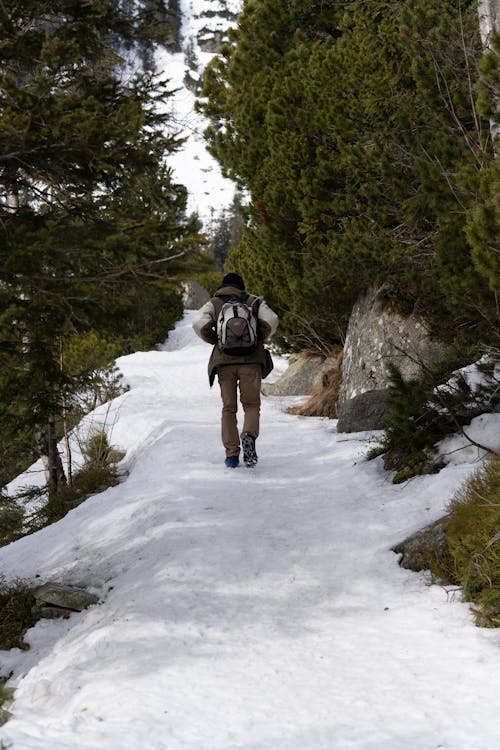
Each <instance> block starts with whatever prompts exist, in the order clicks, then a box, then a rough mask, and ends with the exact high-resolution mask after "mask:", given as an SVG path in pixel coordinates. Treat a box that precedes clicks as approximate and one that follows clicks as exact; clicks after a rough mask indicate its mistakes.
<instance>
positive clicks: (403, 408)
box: [381, 351, 500, 483]
mask: <svg viewBox="0 0 500 750" xmlns="http://www.w3.org/2000/svg"><path fill="white" fill-rule="evenodd" d="M463 358H464V355H461V356H460V358H457V357H456V356H451V355H450V357H449V358H448V359H445V360H443V361H442V362H440V363H437V364H435V365H433V366H430V367H427V368H425V369H424V371H423V372H422V375H421V376H420V377H419V378H415V379H413V380H408V381H406V380H404V378H403V377H402V375H401V373H400V372H399V370H398V369H397V368H396V367H394V366H393V365H390V366H389V370H390V375H391V386H390V388H389V392H388V397H387V414H386V418H385V436H384V438H383V439H382V448H383V451H381V452H383V453H384V463H385V467H386V468H387V469H390V470H393V471H395V472H396V474H395V476H394V478H393V482H395V483H398V482H402V481H405V480H406V479H408V478H410V477H412V476H416V475H418V474H423V473H430V472H433V471H438V470H439V469H440V468H441V467H442V466H443V464H442V462H441V461H440V459H439V457H438V456H437V451H436V444H437V443H438V442H439V441H440V440H442V439H443V438H445V437H447V436H448V435H452V434H453V433H456V432H460V431H461V429H462V428H463V426H464V425H467V424H469V423H470V421H471V420H472V419H473V418H474V417H476V416H478V415H480V414H484V413H486V412H491V411H493V410H494V409H495V408H496V406H497V405H498V403H499V400H500V397H499V385H500V384H499V381H498V362H499V357H498V352H492V351H490V352H488V354H487V355H485V356H484V357H483V358H482V359H481V360H480V361H479V362H477V363H476V364H475V365H471V366H469V367H467V368H463V369H457V368H458V367H459V366H460V365H463Z"/></svg>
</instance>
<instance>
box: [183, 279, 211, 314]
mask: <svg viewBox="0 0 500 750" xmlns="http://www.w3.org/2000/svg"><path fill="white" fill-rule="evenodd" d="M182 286H183V289H184V293H183V295H182V301H183V303H184V307H185V308H186V310H199V308H200V307H202V306H203V305H204V304H205V302H208V300H209V299H210V294H209V293H208V292H207V290H206V289H204V288H203V287H202V286H201V285H200V284H198V282H197V281H186V282H185V283H184V284H183V285H182Z"/></svg>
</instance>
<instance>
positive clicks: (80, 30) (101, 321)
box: [0, 0, 197, 490]
mask: <svg viewBox="0 0 500 750" xmlns="http://www.w3.org/2000/svg"><path fill="white" fill-rule="evenodd" d="M147 33H149V34H151V25H150V24H149V25H148V24H145V23H144V19H143V18H141V17H140V16H136V15H135V14H134V13H130V12H127V8H126V4H119V3H116V2H113V1H112V0H89V2H86V3H78V2H73V0H43V2H39V0H36V1H35V0H27V1H26V2H23V3H14V4H11V5H9V6H8V7H7V5H6V4H2V5H1V6H0V35H1V38H2V45H1V46H0V112H1V120H0V220H1V225H2V234H1V238H0V269H1V270H0V358H1V367H0V371H1V375H0V393H1V400H2V403H3V405H4V408H3V411H2V414H1V416H0V433H1V436H2V437H1V441H2V446H3V447H5V448H6V449H7V450H9V451H10V450H12V449H13V450H15V448H16V445H21V446H23V449H24V450H25V451H26V442H25V440H26V438H27V436H29V435H33V433H34V432H38V434H39V435H40V434H42V433H43V432H44V430H45V426H46V425H53V424H54V423H55V421H56V418H57V415H59V414H60V413H61V409H62V405H61V394H62V393H63V392H67V391H68V389H70V390H71V382H67V379H66V377H65V375H64V373H63V372H62V371H61V367H60V347H61V341H63V340H64V339H65V337H67V336H69V335H74V334H77V333H78V332H84V331H90V330H92V329H94V330H96V331H101V332H102V333H104V334H105V333H108V334H110V335H112V336H115V337H116V336H121V337H128V338H132V335H133V334H140V335H141V336H142V335H143V334H144V333H145V332H144V330H141V329H143V327H144V326H143V320H142V319H141V318H142V314H143V312H144V313H145V314H147V315H149V316H154V315H155V314H156V311H157V309H158V308H159V306H160V305H162V304H163V303H164V302H165V301H167V303H168V301H169V300H170V302H169V303H168V304H170V309H172V307H174V308H175V314H177V313H178V311H179V305H180V302H179V300H180V298H179V294H178V291H177V289H176V282H175V278H176V275H178V274H179V272H180V271H181V270H182V268H183V264H184V266H185V263H186V261H187V260H188V259H189V258H190V256H191V255H192V253H193V251H194V249H195V248H196V246H197V238H196V237H194V236H193V234H192V231H191V230H192V227H191V226H190V225H189V223H188V222H187V221H186V219H185V213H184V211H185V202H186V192H185V189H184V188H183V187H181V186H179V185H176V184H175V183H174V182H173V180H172V177H171V173H170V170H169V169H168V167H167V166H166V165H165V156H168V154H169V153H170V152H172V151H173V150H174V149H175V148H176V147H177V145H178V143H179V141H178V139H177V138H176V136H175V133H174V132H173V130H172V128H171V127H170V125H169V122H168V118H167V116H166V115H164V114H160V108H159V106H157V105H159V104H160V103H161V102H162V101H164V100H165V98H166V97H168V95H169V94H168V87H167V85H166V84H162V83H160V82H159V81H158V80H157V78H156V77H155V76H154V75H153V74H152V73H143V74H141V75H134V76H131V75H127V76H125V75H124V73H123V65H122V60H121V59H120V58H119V57H118V56H117V54H116V52H115V51H114V49H115V48H116V46H117V43H118V42H119V40H122V41H123V42H124V43H125V42H126V43H133V42H134V40H137V39H139V40H141V41H144V39H145V35H146V34H147ZM149 38H150V39H151V36H150V37H149ZM145 300H148V302H145ZM148 305H149V309H148ZM141 309H142V311H143V312H140V313H139V311H140V310H141ZM174 319H175V316H174V317H173V318H171V319H170V320H169V323H171V322H173V320H174ZM134 321H136V322H135V323H134ZM164 323H165V324H166V321H165V320H164ZM150 327H151V326H150ZM166 327H168V326H166V325H165V328H166ZM156 332H157V331H156V329H155V333H156ZM146 334H147V331H146ZM164 334H165V330H164V331H163V335H164ZM145 338H148V336H147V335H146V336H145ZM149 343H151V342H149ZM52 439H54V434H53V430H52V432H51V440H52ZM42 442H43V441H42ZM12 447H13V448H12ZM52 453H54V451H52ZM52 468H54V467H52ZM57 481H58V480H57V479H54V481H53V483H52V487H51V489H52V490H55V488H56V485H57Z"/></svg>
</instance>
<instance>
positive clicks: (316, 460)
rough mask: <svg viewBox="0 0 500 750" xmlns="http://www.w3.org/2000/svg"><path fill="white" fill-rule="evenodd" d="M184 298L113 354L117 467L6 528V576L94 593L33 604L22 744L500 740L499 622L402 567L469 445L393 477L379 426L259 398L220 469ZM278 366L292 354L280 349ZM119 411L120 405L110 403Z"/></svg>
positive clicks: (348, 745)
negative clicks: (138, 345) (149, 338)
mask: <svg viewBox="0 0 500 750" xmlns="http://www.w3.org/2000/svg"><path fill="white" fill-rule="evenodd" d="M192 314H193V313H192V312H188V313H186V316H185V320H184V321H183V322H181V323H180V324H179V325H178V327H177V329H176V330H175V331H174V333H173V334H172V335H171V336H170V338H169V341H168V342H167V344H166V346H164V347H163V348H162V349H161V350H158V351H151V352H137V353H135V354H132V355H129V356H127V357H122V358H121V359H120V360H119V361H118V364H119V366H120V369H121V370H122V372H123V373H124V375H125V378H126V380H127V382H128V383H129V384H130V387H131V388H130V391H128V392H127V393H125V394H123V395H122V396H120V397H119V398H118V399H116V400H115V401H114V402H112V404H111V407H110V408H109V407H101V409H100V410H98V412H97V414H95V415H94V419H95V420H99V419H102V420H104V419H106V421H107V422H108V423H110V424H113V442H114V443H115V445H117V446H119V447H120V448H122V449H124V450H126V451H127V455H126V457H125V459H124V461H123V462H122V465H121V468H122V469H123V470H125V469H127V471H128V472H129V473H128V476H127V477H126V478H124V480H123V482H122V483H121V484H120V485H118V486H116V487H112V488H110V489H108V490H106V491H105V492H103V493H101V494H100V495H96V496H94V497H92V498H90V499H89V500H87V501H86V502H85V503H84V504H82V505H81V506H79V507H78V508H76V509H75V510H73V511H71V512H70V513H69V514H68V515H67V516H66V517H65V518H64V519H62V520H61V521H60V522H59V523H57V524H54V525H52V526H50V527H47V528H46V529H43V530H42V531H40V532H38V533H37V534H34V535H32V536H29V537H25V538H23V539H21V540H19V541H17V542H15V543H14V544H11V545H9V546H8V547H5V548H3V549H0V568H1V570H2V571H3V574H4V575H5V576H7V578H14V577H17V576H22V577H25V578H29V579H35V576H39V577H40V578H39V579H37V580H40V581H46V580H55V581H58V582H61V583H66V584H70V585H71V584H73V585H81V586H83V587H85V588H87V589H88V590H90V591H92V592H94V593H96V594H98V595H99V597H100V603H99V604H98V605H95V606H93V607H91V608H90V609H88V610H87V611H86V612H83V613H80V614H74V615H72V616H71V618H70V619H69V620H60V621H48V620H47V621H40V622H39V623H38V624H37V625H36V626H35V627H34V628H32V629H31V630H30V631H29V632H28V634H27V640H28V642H29V643H30V645H31V648H30V650H29V651H20V650H17V649H13V650H11V651H9V652H2V653H1V654H0V656H1V659H0V661H1V664H2V668H1V670H0V673H1V674H4V675H6V674H8V673H9V672H10V671H11V670H13V676H12V678H11V679H10V681H9V683H8V684H9V685H11V686H13V687H15V688H16V693H15V702H14V704H13V707H12V709H11V710H12V712H13V714H14V717H13V718H12V719H11V720H10V721H9V722H8V723H7V724H6V725H5V726H4V727H3V728H2V730H1V734H0V737H1V739H3V741H4V742H5V743H6V744H7V745H8V744H9V743H12V747H13V748H14V750H41V749H42V748H43V750H47V749H48V748H55V749H56V750H75V748H77V750H90V749H91V748H92V749H94V748H95V749H97V748H99V750H102V749H103V748H105V750H138V748H141V749H143V750H351V749H352V750H382V749H383V750H401V748H409V749H410V750H431V749H432V748H438V747H439V748H446V749H447V750H470V749H471V748H474V750H494V749H495V750H496V748H497V747H498V716H499V709H500V705H499V703H500V698H499V696H500V650H499V648H498V646H499V639H500V636H499V633H498V631H494V630H486V629H479V628H476V627H475V626H474V624H473V619H472V615H471V613H470V611H469V607H468V605H466V604H464V603H462V602H460V601H459V597H458V596H455V595H454V594H453V592H450V591H446V590H445V589H444V588H441V587H438V586H429V585H428V583H427V581H426V578H425V576H424V575H421V574H415V573H411V572H409V571H406V570H403V569H401V568H400V567H399V566H398V564H397V556H396V555H395V554H394V553H392V552H391V551H390V548H391V546H392V545H394V544H395V543H396V542H399V541H401V540H402V539H404V538H405V537H406V536H407V535H408V534H409V533H411V532H413V531H415V530H417V529H419V528H420V527H422V526H423V525H424V524H426V523H428V522H430V521H432V520H434V519H436V518H437V517H439V516H440V515H441V514H442V512H443V509H444V508H445V506H446V503H447V501H448V500H449V499H450V497H451V495H452V494H453V492H454V491H455V489H456V488H457V486H458V485H459V484H460V482H461V481H462V480H463V478H464V477H466V476H467V475H468V474H469V473H470V472H471V470H472V469H474V468H475V467H476V466H477V463H473V464H470V463H462V464H460V465H454V466H448V467H446V468H445V469H443V470H442V471H441V472H440V473H439V474H437V475H433V476H426V477H419V478H416V479H413V480H411V481H409V482H408V483H407V484H406V485H393V484H391V482H390V476H389V475H387V474H386V473H385V472H384V471H383V468H382V466H381V464H380V462H379V461H377V460H375V461H372V462H367V461H365V459H364V455H365V453H366V450H367V448H368V447H369V438H370V435H369V434H367V433H363V434H355V435H345V434H343V435H340V434H339V435H337V432H336V422H335V421H333V420H328V419H322V418H301V417H297V416H292V415H289V414H287V413H286V411H285V409H286V407H287V405H288V404H289V403H290V400H288V399H283V398H281V399H280V398H265V399H264V400H263V410H262V434H261V437H260V438H259V440H258V449H259V464H258V465H257V467H256V468H255V469H246V468H244V467H241V468H238V469H236V470H232V469H227V468H225V466H224V464H223V459H224V455H223V450H222V447H221V445H220V439H219V418H220V403H219V402H220V398H219V394H218V391H217V389H216V387H214V388H213V389H212V390H210V389H209V386H208V379H207V374H206V364H207V359H208V355H209V352H210V349H209V347H207V346H206V345H204V344H203V343H202V342H201V341H199V340H198V339H196V337H195V335H194V333H193V332H192V329H191V327H190V320H191V318H192ZM277 365H278V368H283V367H284V366H285V362H284V361H283V360H280V359H279V358H278V361H277ZM107 411H108V416H107V417H106V414H107Z"/></svg>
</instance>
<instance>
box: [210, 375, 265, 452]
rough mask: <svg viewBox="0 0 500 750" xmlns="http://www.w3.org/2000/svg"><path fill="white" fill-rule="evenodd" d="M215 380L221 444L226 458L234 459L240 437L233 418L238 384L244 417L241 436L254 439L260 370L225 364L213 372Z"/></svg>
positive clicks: (256, 427) (258, 407) (238, 447)
mask: <svg viewBox="0 0 500 750" xmlns="http://www.w3.org/2000/svg"><path fill="white" fill-rule="evenodd" d="M217 377H218V378H219V385H220V394H221V397H222V420H221V426H222V442H223V444H224V448H225V449H226V456H237V455H239V452H240V436H239V434H238V423H237V419H236V412H237V411H238V385H239V387H240V401H241V405H242V406H243V411H244V414H245V416H244V421H243V430H242V431H241V434H242V435H244V434H245V433H246V432H249V433H250V435H252V436H253V437H254V438H257V437H258V436H259V417H260V383H261V380H262V368H261V366H260V365H225V366H224V367H220V368H219V369H218V370H217Z"/></svg>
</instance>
